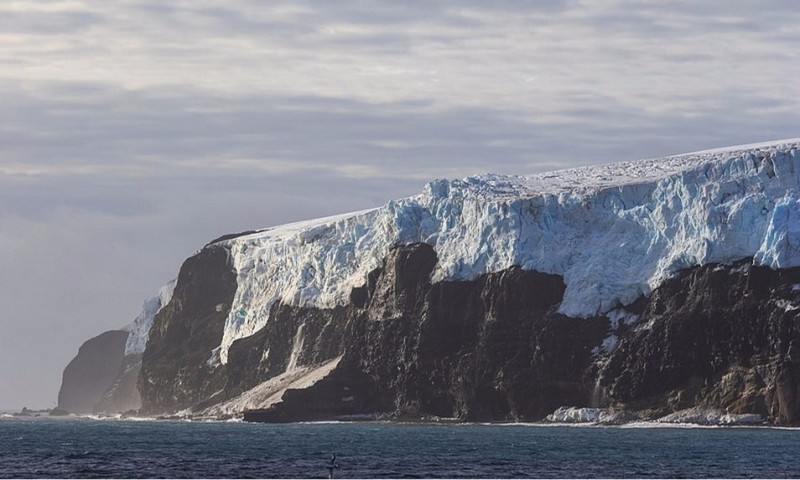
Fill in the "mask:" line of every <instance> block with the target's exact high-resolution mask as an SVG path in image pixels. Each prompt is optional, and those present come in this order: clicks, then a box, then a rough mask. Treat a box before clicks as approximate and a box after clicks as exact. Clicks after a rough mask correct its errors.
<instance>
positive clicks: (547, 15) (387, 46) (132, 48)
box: [0, 0, 800, 409]
mask: <svg viewBox="0 0 800 480" xmlns="http://www.w3.org/2000/svg"><path fill="white" fill-rule="evenodd" d="M798 25H800V8H798V6H797V4H796V2H794V1H791V0H775V1H757V0H753V1H739V2H736V1H730V2H712V1H688V0H687V1H674V2H656V1H621V0H620V1H612V0H609V1H592V2H588V1H585V2H581V1H529V2H528V1H515V2H512V1H508V2H506V1H497V2H484V1H458V2H456V1H441V2H431V1H408V2H396V1H389V0H387V1H384V2H381V1H374V2H369V1H357V0H352V1H350V0H344V1H336V2H311V1H307V2H304V1H293V2H278V1H275V2H262V1H255V0H253V1H249V0H228V1H226V2H218V1H211V0H175V1H169V2H166V1H164V0H115V1H108V0H65V1H58V0H53V1H51V0H40V1H34V0H10V1H4V2H2V4H0V145H2V149H0V312H2V313H0V407H5V408H16V409H18V408H21V407H22V406H23V405H27V406H28V407H39V408H44V407H52V406H54V405H55V401H56V394H57V391H58V387H59V384H60V376H61V371H62V369H63V368H64V366H65V365H66V364H67V362H69V360H70V359H71V358H72V357H73V356H74V355H75V353H76V352H77V349H78V347H79V346H80V344H81V343H82V342H83V341H84V340H86V339H88V338H89V337H92V336H94V335H97V334H99V333H101V332H103V331H105V330H108V329H112V328H118V327H121V326H123V325H125V324H127V323H129V322H130V321H131V320H133V318H134V317H135V316H136V314H137V313H138V311H139V309H140V307H141V303H142V301H143V300H144V299H145V298H146V297H148V296H151V295H153V294H155V293H156V292H157V290H158V288H159V287H160V286H161V285H162V284H163V283H165V282H167V281H168V280H170V279H171V278H173V277H174V276H175V275H176V274H177V271H178V268H179V267H180V264H181V262H182V261H183V259H184V258H185V257H187V256H188V255H190V254H192V253H193V251H195V250H196V249H198V248H200V247H201V246H202V245H203V244H204V243H205V242H206V241H208V240H210V239H212V238H214V237H217V236H219V235H221V234H224V233H229V232H234V231H242V230H248V229H252V228H259V227H265V226H269V225H274V224H279V223H284V222H287V221H292V220H298V219H303V218H311V217H318V216H324V215H328V214H334V213H341V212H345V211H350V210H358V209H362V208H368V207H372V206H377V205H381V204H383V203H386V202H387V201H388V200H391V199H392V198H397V197H403V196H408V195H411V194H415V193H417V192H418V191H420V189H421V187H422V185H423V184H424V183H425V182H426V181H428V180H431V179H433V178H436V177H447V178H458V177H463V176H467V175H471V174H477V173H486V172H498V173H519V174H524V173H534V172H539V171H544V170H550V169H557V168H565V167H572V166H579V165H587V164H594V163H606V162H611V161H617V160H631V159H637V158H643V157H655V156H662V155H667V154H673V153H682V152H687V151H693V150H699V149H704V148H710V147H717V146H725V145H733V144H741V143H750V142H757V141H766V140H773V139H779V138H791V137H798V136H800V129H799V128H798V127H799V126H800V108H799V107H800V104H799V102H800V82H798V79H800V53H799V52H800V48H798V46H800V29H798V27H797V26H798Z"/></svg>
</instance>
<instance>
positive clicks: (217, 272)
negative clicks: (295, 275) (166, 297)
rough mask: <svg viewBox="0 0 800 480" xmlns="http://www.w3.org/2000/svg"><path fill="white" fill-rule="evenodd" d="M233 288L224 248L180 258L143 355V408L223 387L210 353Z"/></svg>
mask: <svg viewBox="0 0 800 480" xmlns="http://www.w3.org/2000/svg"><path fill="white" fill-rule="evenodd" d="M235 291H236V277H235V274H234V273H233V271H232V270H231V268H230V262H229V256H228V253H227V251H226V250H225V249H223V248H219V247H207V248H204V249H203V250H201V251H200V252H199V253H198V254H197V255H195V256H193V257H190V258H189V259H188V260H187V261H186V262H184V264H183V266H182V267H181V271H180V274H179V275H178V282H177V284H176V286H175V290H174V292H173V294H172V299H171V300H170V302H169V303H168V304H167V305H166V306H165V307H164V308H162V309H161V310H160V311H159V313H158V314H157V315H156V317H155V319H154V320H153V326H152V328H151V329H150V338H149V340H148V342H147V348H146V350H145V351H144V354H143V355H142V367H141V370H140V372H139V379H138V387H139V392H140V393H141V396H142V410H143V413H160V412H165V411H175V410H178V409H181V408H185V407H188V406H192V405H195V404H196V403H198V402H199V401H200V400H202V399H208V398H210V397H213V396H214V394H215V393H216V392H218V391H219V390H221V389H222V388H223V387H224V385H225V383H224V379H225V376H224V371H223V370H214V369H213V368H212V366H211V365H210V363H209V359H210V357H211V354H212V351H213V349H214V348H215V347H217V346H218V345H219V343H220V340H221V339H222V327H223V324H224V322H225V317H226V316H227V313H228V310H229V309H230V305H231V299H232V298H233V294H234V292H235Z"/></svg>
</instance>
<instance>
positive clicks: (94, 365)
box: [58, 330, 128, 413]
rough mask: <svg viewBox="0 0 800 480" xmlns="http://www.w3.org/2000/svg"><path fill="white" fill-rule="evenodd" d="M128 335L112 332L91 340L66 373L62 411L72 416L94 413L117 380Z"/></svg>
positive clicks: (63, 380)
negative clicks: (96, 406)
mask: <svg viewBox="0 0 800 480" xmlns="http://www.w3.org/2000/svg"><path fill="white" fill-rule="evenodd" d="M127 338H128V332H126V331H124V330H111V331H108V332H105V333H102V334H100V335H98V336H96V337H94V338H92V339H89V340H87V341H86V342H84V343H83V345H81V347H80V349H79V350H78V355H77V356H76V357H75V358H74V359H72V361H71V362H70V363H69V364H68V365H67V367H66V368H65V369H64V375H63V377H62V381H61V389H60V390H59V392H58V408H59V409H61V410H66V411H68V412H71V413H92V412H93V411H95V405H96V404H97V403H98V402H100V400H101V399H102V398H103V395H104V394H105V393H106V392H107V391H108V389H109V388H110V387H111V386H112V384H113V383H114V381H115V380H116V378H117V376H118V374H119V372H120V367H121V365H122V361H123V358H124V357H125V341H126V340H127Z"/></svg>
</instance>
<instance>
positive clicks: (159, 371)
mask: <svg viewBox="0 0 800 480" xmlns="http://www.w3.org/2000/svg"><path fill="white" fill-rule="evenodd" d="M436 262H437V257H436V253H435V252H434V251H433V249H432V247H431V246H429V245H426V244H412V245H406V246H398V247H394V248H392V249H391V250H390V253H389V255H387V257H386V258H385V260H384V262H383V265H382V266H381V267H380V268H378V269H376V270H375V271H373V272H372V273H371V274H370V275H369V276H368V278H367V279H365V280H366V281H365V284H364V285H363V286H362V287H359V288H356V289H354V290H353V292H352V295H351V301H350V304H349V305H347V306H341V307H336V308H332V309H318V308H302V307H291V306H287V305H284V304H281V303H276V304H274V305H273V306H272V311H271V312H270V318H271V320H270V322H269V323H268V324H267V325H266V326H265V327H264V328H263V329H262V330H260V331H258V332H256V333H255V334H254V335H252V336H250V337H247V338H243V339H240V340H237V341H236V342H234V343H233V345H232V346H231V349H230V355H229V361H228V364H227V365H221V364H219V363H216V364H214V363H213V362H209V359H212V358H213V348H214V347H215V346H216V345H218V343H215V342H218V339H219V338H220V335H221V329H222V322H223V319H224V316H225V315H226V314H227V312H225V311H224V308H223V309H220V308H219V305H225V304H226V301H228V299H229V298H230V296H231V295H232V294H233V293H232V289H233V285H234V283H233V282H232V273H231V272H230V269H229V268H228V266H227V264H226V256H225V252H224V249H221V248H217V247H215V248H212V249H211V251H204V252H201V253H200V255H199V256H198V257H195V258H194V259H191V260H190V261H187V264H185V265H184V267H183V269H182V271H181V276H180V277H179V281H178V287H177V288H176V293H175V299H176V300H173V303H170V304H169V305H168V306H167V308H165V309H164V312H162V313H160V314H159V315H158V316H157V317H156V322H155V324H154V325H155V326H154V330H153V332H152V333H151V342H152V345H151V344H148V348H147V351H146V353H145V358H144V366H143V370H142V372H143V373H142V375H141V377H140V388H141V390H142V393H143V404H144V411H146V412H150V413H170V412H175V411H178V410H182V409H187V408H188V409H192V410H194V411H196V412H200V411H202V410H203V409H205V408H207V407H209V406H210V405H214V404H218V403H220V402H222V401H224V400H227V399H231V398H233V397H235V396H237V395H240V394H242V393H243V392H247V391H248V390H249V389H252V388H254V387H256V386H258V385H259V384H261V383H263V382H265V381H267V380H269V379H271V378H276V377H277V376H279V375H285V374H287V373H286V372H289V373H291V372H292V371H295V370H299V369H301V368H308V367H310V366H314V365H320V364H323V363H324V362H329V361H330V360H331V359H334V358H337V357H341V361H339V362H338V364H337V365H336V367H335V368H333V370H332V371H331V372H330V373H329V374H328V375H327V376H326V377H325V378H322V379H321V380H319V381H316V382H315V383H313V384H312V385H307V386H305V387H303V388H299V389H298V388H290V389H288V390H286V391H285V393H283V396H282V400H281V401H280V402H277V403H273V404H271V406H270V407H269V408H267V409H262V410H253V411H248V412H246V413H245V418H246V419H248V420H254V421H297V420H319V419H326V418H342V417H344V418H348V417H352V416H358V415H382V416H384V417H386V416H388V417H391V418H419V417H426V416H437V417H454V418H458V419H462V420H472V421H509V420H511V421H513V420H526V421H535V420H541V419H544V418H545V417H546V416H547V415H548V414H550V413H551V412H553V411H554V410H556V409H557V408H558V407H559V406H562V405H573V406H577V407H609V406H610V407H612V409H613V411H616V412H619V411H628V412H629V413H628V414H624V415H620V414H615V415H616V416H615V418H617V419H618V418H639V419H647V418H652V419H655V418H661V417H664V416H665V415H669V414H672V413H673V412H677V411H682V410H684V409H687V408H691V407H698V408H709V409H717V410H718V411H722V412H724V414H726V415H732V416H735V415H748V414H755V415H760V416H761V417H762V418H764V419H768V420H769V421H771V422H773V423H777V424H784V425H790V424H797V423H798V420H799V419H800V416H799V415H800V408H798V399H800V396H799V394H798V381H797V379H800V371H798V365H800V360H799V359H800V354H799V353H798V346H800V269H798V268H794V269H782V270H771V269H769V268H766V267H754V266H752V265H751V264H752V260H750V259H746V260H743V261H741V262H738V263H735V264H731V265H718V264H714V265H705V266H701V267H694V268H690V269H687V270H685V271H683V272H682V273H680V274H679V275H677V276H676V277H674V278H672V279H670V280H668V281H667V282H665V283H664V284H663V285H662V286H660V287H659V288H657V289H656V290H655V291H654V292H653V293H652V294H651V295H650V297H649V298H641V299H639V300H638V301H637V302H634V304H632V305H629V306H627V307H622V306H621V307H620V309H618V310H616V311H615V312H614V315H611V314H609V316H598V317H594V318H583V319H579V318H570V317H566V316H564V315H561V314H559V313H558V312H557V310H558V306H559V304H560V302H561V300H562V296H563V292H564V283H563V280H562V279H561V278H560V277H559V276H556V275H548V274H544V273H539V272H533V271H524V270H522V269H519V268H511V269H508V270H505V271H502V272H499V273H494V274H488V275H484V276H481V277H479V278H478V279H475V280H471V281H451V282H438V283H431V281H430V273H431V271H432V270H433V268H434V266H435V265H436ZM220 310H222V311H220ZM623 317H624V319H623V320H620V318H623ZM206 336H208V337H207V338H206ZM196 345H203V346H202V347H201V349H197V348H196ZM158 355H164V358H159V356H158ZM717 410H715V411H717ZM587 411H588V410H587ZM753 418H755V417H753ZM615 421H616V420H615Z"/></svg>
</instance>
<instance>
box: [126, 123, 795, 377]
mask: <svg viewBox="0 0 800 480" xmlns="http://www.w3.org/2000/svg"><path fill="white" fill-rule="evenodd" d="M798 146H800V139H794V140H782V141H776V142H769V143H763V144H753V145H745V146H739V147H731V148H725V149H715V150H706V151H702V152H696V153H691V154H684V155H676V156H671V157H666V158H657V159H649V160H641V161H635V162H622V163H615V164H608V165H600V166H590V167H583V168H576V169H568V170H561V171H556V172H548V173H543V174H536V175H528V176H509V175H491V174H489V175H481V176H473V177H468V178H465V179H462V180H435V181H432V182H430V183H428V184H427V185H426V186H425V187H424V189H423V191H422V193H421V194H419V195H416V196H412V197H409V198H405V199H400V200H395V201H391V202H389V203H388V204H386V205H384V206H382V207H379V208H375V209H370V210H364V211H360V212H354V213H349V214H344V215H338V216H335V217H327V218H322V219H317V220H310V221H305V222H298V223H293V224H289V225H284V226H279V227H272V228H267V229H263V230H260V231H258V232H256V233H251V234H247V235H243V236H239V237H235V238H228V239H225V240H222V241H219V242H217V243H215V244H213V245H216V246H221V247H224V248H226V249H227V250H228V251H229V252H230V258H231V262H232V266H233V268H234V270H235V272H236V275H237V284H238V286H237V291H236V294H235V296H234V300H233V304H232V305H231V308H230V311H229V314H228V317H227V320H226V323H225V330H224V333H223V338H222V342H221V345H220V347H219V348H217V349H216V350H215V351H214V354H213V356H212V358H211V359H210V364H214V363H215V362H221V363H227V351H228V348H229V347H230V345H231V344H232V343H233V342H234V341H235V340H237V339H239V338H243V337H246V336H249V335H251V334H253V333H255V332H256V331H258V330H259V329H261V328H262V327H263V326H264V325H266V323H267V322H268V321H269V315H270V308H271V306H272V305H273V304H274V303H275V302H283V303H285V304H288V305H293V306H306V307H318V308H330V307H333V306H335V305H343V304H346V303H348V302H349V295H350V292H351V290H352V289H353V288H354V287H358V286H361V285H363V284H364V283H365V280H366V278H367V275H368V274H369V272H370V271H372V270H374V269H375V268H378V267H380V266H381V264H382V261H383V258H384V257H385V256H386V254H387V252H388V250H389V248H391V247H392V246H393V245H398V244H401V245H402V244H410V243H414V242H425V243H428V244H430V245H432V246H433V247H434V249H435V251H436V253H437V255H438V258H439V262H438V264H437V266H436V268H435V270H434V272H433V273H432V278H431V280H432V281H434V282H437V281H448V280H472V279H474V278H477V277H479V276H480V275H483V274H487V273H492V272H499V271H501V270H504V269H507V268H510V267H512V266H519V267H522V268H523V269H527V270H537V271H540V272H543V273H550V274H557V275H561V276H562V277H563V279H564V282H565V284H566V291H565V294H564V299H563V302H562V304H561V306H560V308H559V311H560V313H563V314H564V315H567V316H571V317H591V316H594V315H603V314H607V313H609V312H612V311H614V310H615V309H618V308H620V307H621V306H624V305H627V304H630V303H632V302H633V301H635V300H636V299H637V298H639V297H641V296H648V295H649V294H650V292H651V291H652V290H653V289H654V288H656V287H657V286H658V285H660V284H661V283H662V282H663V281H664V280H665V279H667V278H669V277H670V276H672V275H674V274H675V273H676V272H678V271H680V270H682V269H685V268H688V267H691V266H696V265H703V264H707V263H726V262H732V261H736V260H740V259H743V258H748V257H753V258H754V263H755V264H757V265H765V266H769V267H771V268H773V269H777V268H785V267H793V266H799V265H800V204H799V203H798V202H800V200H798V186H799V185H798V182H799V181H800V175H798V173H799V172H800V164H799V162H800V156H799V155H798V153H797V152H798ZM145 323H146V322H142V325H144V324H145ZM137 338H140V340H137V341H138V342H139V343H137V344H136V345H137V346H136V347H134V346H133V344H134V343H135V342H132V346H131V348H132V349H134V348H140V346H141V345H143V344H141V338H144V337H143V336H142V335H139V336H138V337H137ZM145 340H146V339H145Z"/></svg>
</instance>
